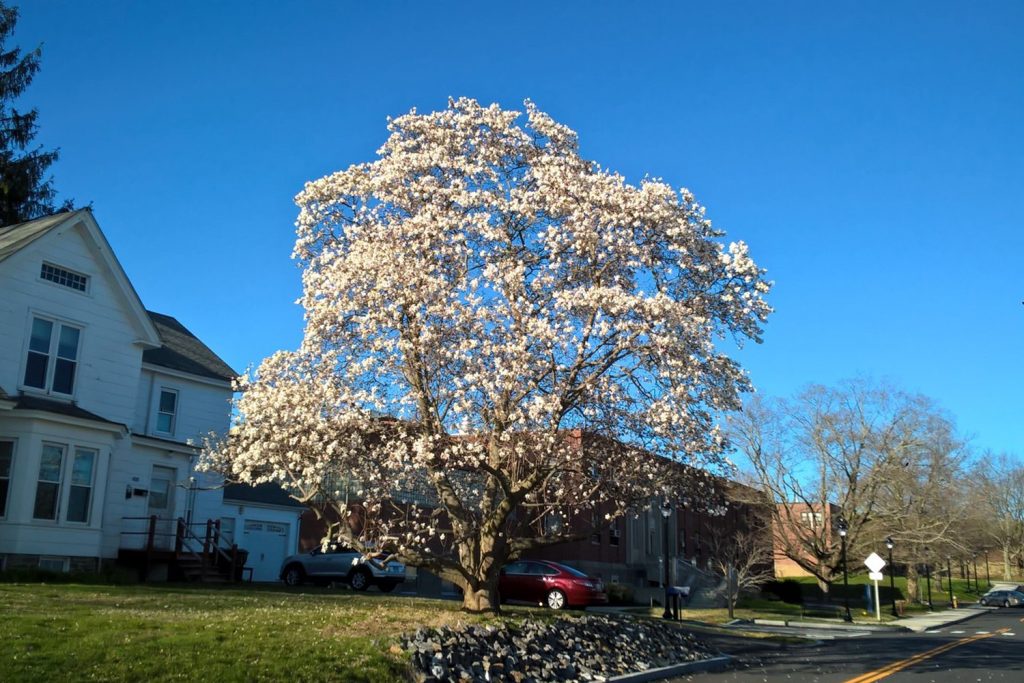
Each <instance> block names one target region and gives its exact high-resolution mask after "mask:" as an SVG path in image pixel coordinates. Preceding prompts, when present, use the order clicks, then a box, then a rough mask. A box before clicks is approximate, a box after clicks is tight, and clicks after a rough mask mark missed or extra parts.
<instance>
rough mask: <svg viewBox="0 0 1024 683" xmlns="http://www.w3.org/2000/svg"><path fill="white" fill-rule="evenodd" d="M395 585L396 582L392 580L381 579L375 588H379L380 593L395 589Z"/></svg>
mask: <svg viewBox="0 0 1024 683" xmlns="http://www.w3.org/2000/svg"><path fill="white" fill-rule="evenodd" d="M397 585H398V584H397V583H395V582H394V581H381V582H380V583H378V584H377V588H379V589H380V592H381V593H390V592H391V591H393V590H395V586H397Z"/></svg>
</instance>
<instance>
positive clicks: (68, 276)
mask: <svg viewBox="0 0 1024 683" xmlns="http://www.w3.org/2000/svg"><path fill="white" fill-rule="evenodd" d="M39 277H41V278H42V279H44V280H49V281H50V282H53V283H55V284H58V285H61V286H63V287H68V288H69V289H74V290H76V291H79V292H84V291H86V290H87V289H88V287H89V276H88V275H82V274H81V273H76V272H74V271H72V270H68V269H67V268H61V267H60V266H55V265H53V264H51V263H43V267H42V269H41V270H40V271H39Z"/></svg>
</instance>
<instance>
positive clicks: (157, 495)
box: [149, 479, 171, 510]
mask: <svg viewBox="0 0 1024 683" xmlns="http://www.w3.org/2000/svg"><path fill="white" fill-rule="evenodd" d="M170 485H171V482H169V481H167V480H166V479H153V481H152V482H150V488H149V507H150V508H151V509H158V510H164V509H166V508H167V494H168V491H169V489H170Z"/></svg>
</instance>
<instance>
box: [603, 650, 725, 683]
mask: <svg viewBox="0 0 1024 683" xmlns="http://www.w3.org/2000/svg"><path fill="white" fill-rule="evenodd" d="M733 661H735V658H734V657H730V656H729V655H722V656H720V657H712V658H711V659H701V660H698V661H696V662H684V663H682V664H673V665H671V666H663V667H661V668H660V669H647V670H646V671H637V672H636V673H632V674H623V675H621V676H613V677H612V678H609V679H608V683H646V681H660V680H663V679H666V678H674V677H676V676H683V675H685V674H694V673H704V672H707V671H722V670H723V669H726V668H728V667H729V666H731V665H732V663H733Z"/></svg>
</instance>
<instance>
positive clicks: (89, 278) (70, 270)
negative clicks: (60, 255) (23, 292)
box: [39, 261, 92, 296]
mask: <svg viewBox="0 0 1024 683" xmlns="http://www.w3.org/2000/svg"><path fill="white" fill-rule="evenodd" d="M46 266H49V267H50V268H53V269H55V270H63V271H64V272H66V273H70V274H71V275H77V276H78V277H80V278H82V279H83V280H85V289H78V288H77V287H72V286H71V285H65V284H62V283H60V282H54V281H53V280H51V279H49V278H45V277H43V268H44V267H46ZM39 279H40V280H42V281H43V282H45V283H47V284H49V285H53V286H54V287H60V288H61V289H62V290H71V291H72V292H75V293H77V294H84V295H86V296H88V295H89V294H90V293H91V292H92V276H91V275H89V274H88V273H83V272H81V271H79V270H75V269H74V268H68V267H67V266H61V265H57V264H56V263H54V262H53V261H43V262H42V263H40V264H39Z"/></svg>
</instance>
